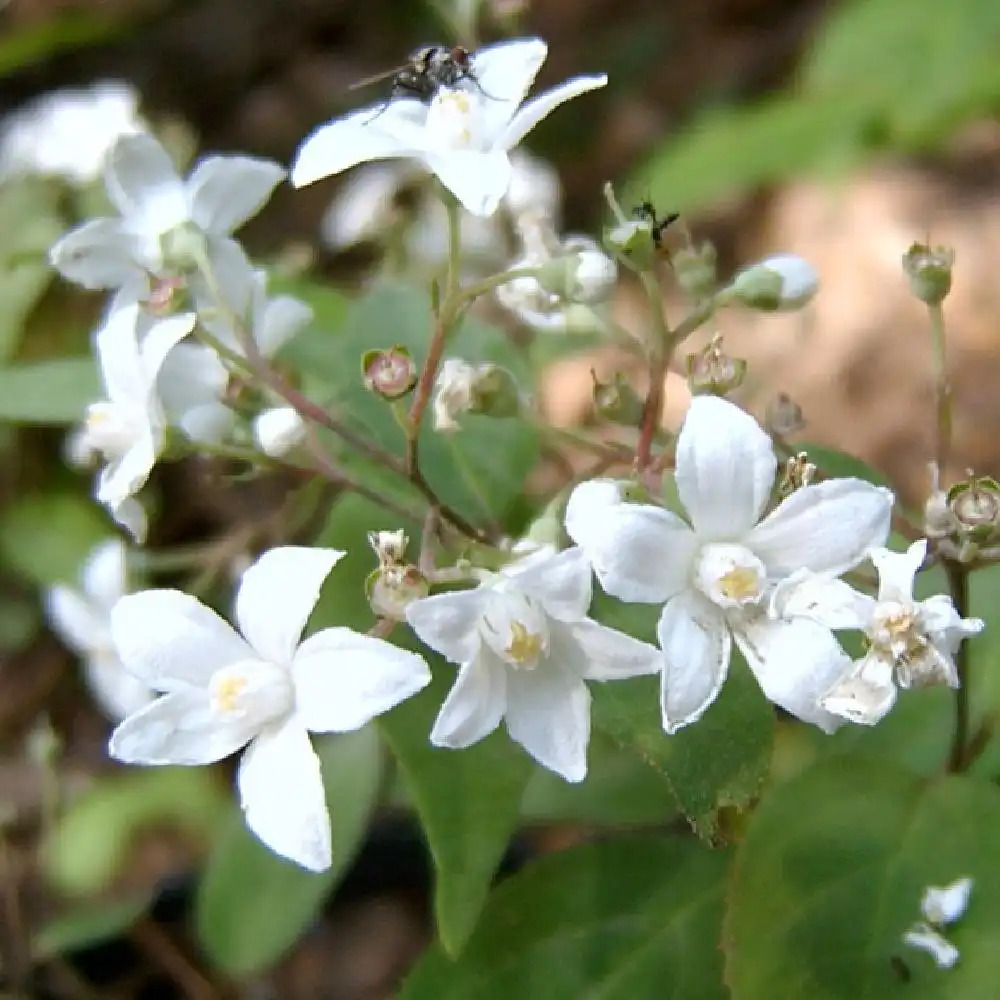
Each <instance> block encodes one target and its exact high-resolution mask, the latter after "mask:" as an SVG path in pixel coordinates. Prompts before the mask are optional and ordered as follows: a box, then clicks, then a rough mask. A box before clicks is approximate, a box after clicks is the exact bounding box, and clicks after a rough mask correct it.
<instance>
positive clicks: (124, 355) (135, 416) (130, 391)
mask: <svg viewBox="0 0 1000 1000" xmlns="http://www.w3.org/2000/svg"><path fill="white" fill-rule="evenodd" d="M194 323H195V317H194V314H193V313H183V314H180V315H177V316H171V317H168V318H166V319H163V320H160V321H158V322H157V323H155V324H154V325H153V327H152V328H151V329H150V330H148V332H146V333H145V335H144V336H143V337H142V339H141V340H140V335H139V326H140V307H139V306H138V304H132V305H127V306H122V307H121V308H118V309H115V310H113V311H112V312H111V313H110V315H109V316H108V317H107V319H106V320H105V323H104V325H103V326H102V327H101V328H100V329H99V330H98V331H97V337H96V340H97V344H96V346H97V358H98V361H99V362H100V366H101V374H102V376H103V379H104V391H105V392H106V394H107V397H106V398H105V399H103V400H100V401H98V402H95V403H91V404H90V406H88V407H87V414H86V417H85V418H84V422H83V426H82V428H80V430H79V431H78V432H77V434H76V439H75V442H74V445H73V446H72V450H73V451H74V452H75V453H76V454H77V455H81V454H97V455H100V456H102V457H103V458H104V460H105V462H106V465H105V467H104V468H103V469H102V470H101V472H100V473H99V475H98V479H97V486H96V488H95V491H94V493H95V497H96V498H97V500H98V501H99V502H100V503H102V504H104V505H105V506H106V507H107V508H108V510H109V511H110V512H111V516H112V517H113V518H114V519H115V520H116V521H117V522H118V523H119V524H121V525H122V526H123V527H125V528H127V529H128V531H129V532H131V534H132V536H133V537H134V538H135V539H136V540H137V541H142V539H143V538H144V537H145V533H146V518H145V515H144V513H143V511H142V508H141V507H140V506H139V504H138V503H137V502H136V501H135V499H134V496H135V494H136V493H137V492H138V490H139V489H141V488H142V486H143V485H144V484H145V482H146V480H147V479H148V478H149V474H150V472H151V471H152V469H153V465H154V464H155V463H156V459H157V458H158V457H159V454H160V451H161V450H162V448H163V445H164V442H165V440H166V429H167V418H166V414H165V413H164V410H163V405H162V403H161V401H160V398H159V395H158V393H157V377H158V376H159V374H160V370H161V368H162V367H163V364H164V361H165V359H166V357H167V355H168V353H169V352H170V351H171V350H172V349H173V348H174V347H175V345H176V344H177V343H178V342H179V341H180V340H181V339H182V338H184V337H185V336H187V334H189V333H190V332H191V330H192V329H193V328H194Z"/></svg>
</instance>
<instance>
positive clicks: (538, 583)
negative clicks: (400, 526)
mask: <svg viewBox="0 0 1000 1000" xmlns="http://www.w3.org/2000/svg"><path fill="white" fill-rule="evenodd" d="M591 579H592V578H591V573H590V567H589V566H588V565H587V560H586V557H585V556H584V554H583V552H581V551H580V550H579V549H576V548H573V549H567V550H566V551H565V552H560V553H559V554H555V553H554V552H553V550H552V549H551V548H549V547H546V548H543V549H541V550H539V551H538V552H536V553H533V554H532V555H530V556H527V557H525V558H523V559H520V560H518V561H517V562H515V563H512V564H511V565H510V566H507V567H505V568H504V569H503V570H501V572H499V573H497V574H495V575H492V576H490V577H489V578H487V579H486V580H485V581H484V582H483V583H482V584H481V585H480V586H479V587H477V588H475V589H474V590H463V591H457V592H452V593H447V594H437V595H435V596H434V597H426V598H424V599H422V600H419V601H414V602H413V603H412V604H409V605H408V606H407V608H406V620H407V621H408V622H409V624H410V626H411V627H412V628H413V630H414V631H415V632H416V633H417V635H418V636H419V637H420V638H421V639H422V640H423V641H424V642H425V643H426V644H427V645H428V646H430V647H431V648H432V649H436V650H437V651H438V652H439V653H441V654H442V655H444V656H445V657H447V659H449V660H451V661H452V662H453V663H458V664H460V669H459V672H458V678H457V679H456V681H455V684H454V686H453V687H452V689H451V691H450V692H449V694H448V697H447V698H446V699H445V702H444V704H443V705H442V707H441V712H440V714H439V715H438V717H437V721H436V722H435V723H434V728H433V730H432V731H431V742H432V743H434V744H435V745H437V746H444V747H450V748H452V749H461V748H463V747H467V746H470V745H471V744H473V743H476V742H478V741H479V740H481V739H483V737H484V736H487V735H489V733H491V732H492V731H493V730H494V729H496V727H497V726H498V725H499V724H500V720H501V719H504V720H505V721H506V723H507V731H508V732H509V733H510V736H511V738H512V739H513V740H515V741H516V742H517V743H520V744H521V746H523V747H524V749H525V750H527V751H528V753H529V754H531V756H532V757H534V758H535V760H537V761H538V762H539V763H540V764H542V765H544V766H545V767H547V768H549V769H550V770H552V771H555V772H556V773H557V774H559V775H562V777H563V778H565V779H566V780H567V781H582V780H583V778H584V777H585V776H586V773H587V743H588V741H589V739H590V692H589V691H588V690H587V685H586V684H585V683H584V681H585V680H595V681H610V680H618V679H621V678H626V677H635V676H638V675H640V674H653V673H656V671H657V670H658V669H659V650H657V649H656V648H655V647H654V646H650V645H647V644H646V643H644V642H640V641H639V640H638V639H633V638H632V637H631V636H627V635H624V634H623V633H621V632H616V631H615V630H614V629H610V628H607V627H606V626H604V625H600V624H599V623H597V622H595V621H593V620H591V619H590V618H588V617H587V608H588V607H589V606H590V599H591Z"/></svg>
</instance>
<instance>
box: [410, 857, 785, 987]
mask: <svg viewBox="0 0 1000 1000" xmlns="http://www.w3.org/2000/svg"><path fill="white" fill-rule="evenodd" d="M727 860H728V856H727V855H726V854H725V853H722V852H718V853H716V852H711V851H708V850H706V849H704V848H701V847H699V846H698V845H697V844H696V843H694V842H692V841H690V840H681V839H679V838H666V837H664V838H660V839H654V838H651V837H643V838H629V839H622V840H615V841H605V842H603V843H599V844H588V845H586V846H584V847H577V848H573V849H572V850H568V851H563V852H560V853H559V854H554V855H550V856H548V857H544V858H542V859H541V860H539V861H537V862H535V863H534V864H532V865H531V866H530V867H529V868H528V869H527V870H526V871H524V872H522V873H521V874H519V875H516V876H514V877H513V878H511V879H508V880H507V881H506V882H504V883H503V884H502V885H500V886H499V888H498V889H497V890H496V892H495V893H494V894H493V897H492V898H491V899H490V902H489V903H488V905H487V907H486V910H485V912H484V914H483V919H482V922H481V924H480V926H479V927H478V928H477V930H476V932H475V934H474V935H473V937H472V939H471V940H470V941H469V944H468V946H467V948H466V949H465V951H464V952H463V954H462V956H461V958H460V959H459V960H458V961H456V962H449V961H448V959H447V957H446V956H445V955H444V953H443V952H442V951H441V949H440V948H439V947H436V946H435V947H432V948H431V949H430V951H429V952H428V953H427V954H426V955H425V956H424V958H423V959H422V960H421V962H420V964H419V965H418V966H417V967H416V969H415V970H414V971H413V973H412V974H411V976H410V978H409V979H408V980H407V982H406V983H405V984H404V986H403V989H402V991H401V993H400V995H399V1000H509V998H510V997H517V998H519V1000H581V998H583V997H590V998H594V1000H597V998H600V1000H672V998H673V1000H724V998H725V997H726V996H727V993H726V990H725V989H724V988H723V986H722V968H721V966H722V961H721V956H720V954H719V949H718V939H719V927H720V923H721V918H722V894H723V880H724V875H725V870H726V863H727ZM775 996H782V994H781V993H776V994H775Z"/></svg>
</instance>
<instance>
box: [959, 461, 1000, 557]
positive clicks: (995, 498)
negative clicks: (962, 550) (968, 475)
mask: <svg viewBox="0 0 1000 1000" xmlns="http://www.w3.org/2000/svg"><path fill="white" fill-rule="evenodd" d="M947 496H948V509H949V510H950V511H951V514H952V516H953V517H954V519H955V523H956V526H957V528H958V531H959V532H960V534H961V535H962V536H963V537H964V538H965V539H966V540H968V541H971V542H974V543H976V544H977V545H985V544H990V543H994V542H996V541H997V539H998V538H1000V484H998V483H997V482H996V480H995V479H992V478H990V477H989V476H978V477H975V478H972V479H969V480H967V481H966V482H962V483H956V484H955V485H954V486H952V487H951V488H950V489H949V490H948V494H947Z"/></svg>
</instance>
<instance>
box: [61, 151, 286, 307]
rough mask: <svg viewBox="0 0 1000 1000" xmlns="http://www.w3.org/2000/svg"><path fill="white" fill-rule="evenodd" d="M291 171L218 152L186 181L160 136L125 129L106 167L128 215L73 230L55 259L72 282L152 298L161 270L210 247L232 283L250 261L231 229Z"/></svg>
mask: <svg viewBox="0 0 1000 1000" xmlns="http://www.w3.org/2000/svg"><path fill="white" fill-rule="evenodd" d="M284 173H285V172H284V170H283V169H282V168H281V167H279V166H278V165H277V164H275V163H271V162H270V161H268V160H259V159H255V158H253V157H248V156H210V157H207V158H206V159H204V160H202V161H201V162H200V163H199V164H198V165H197V166H196V167H195V169H194V170H193V171H192V173H191V175H190V177H188V178H187V180H182V179H181V177H180V176H179V175H178V173H177V171H176V170H175V169H174V165H173V163H172V162H171V160H170V157H169V156H168V154H167V152H166V150H164V148H163V147H162V146H161V145H160V144H159V143H158V142H157V141H156V139H155V138H153V136H151V135H148V134H142V135H132V136H125V137H124V138H122V139H120V140H119V141H118V142H117V143H116V145H115V147H114V149H113V150H112V151H111V154H110V155H109V157H108V159H107V164H106V167H105V171H104V181H105V185H106V186H107V189H108V196H109V198H110V199H111V202H112V204H113V205H114V206H115V208H116V209H117V210H118V212H119V213H120V216H119V217H116V218H102V219H93V220H91V221H89V222H85V223H83V225H81V226H78V227H77V228H76V229H73V230H71V231H70V232H69V233H67V234H66V235H65V236H63V237H62V238H61V239H60V240H59V241H58V242H57V243H56V244H55V245H54V246H53V247H52V249H51V251H50V252H49V257H50V260H51V261H52V265H53V267H55V268H56V269H57V270H58V271H59V272H60V273H61V274H62V275H63V276H64V277H66V278H68V279H69V280H70V281H75V282H76V283H77V284H80V285H83V286H84V287H85V288H116V289H121V290H122V294H123V296H124V301H129V300H131V299H140V300H142V299H146V298H148V296H149V292H150V289H151V286H152V279H153V278H154V277H166V276H169V275H176V274H178V273H183V272H186V271H190V270H192V269H193V267H194V263H195V259H196V257H197V254H198V253H199V252H201V251H204V254H205V255H206V256H207V257H208V258H209V259H210V260H211V262H212V265H213V269H214V270H215V271H216V272H217V274H216V277H217V279H218V280H219V282H220V283H222V284H223V285H225V283H226V280H227V275H228V274H229V272H230V271H232V270H234V269H235V270H239V269H240V268H241V267H243V266H245V257H244V256H243V251H242V250H241V248H240V246H239V244H237V243H236V242H235V240H233V239H232V238H231V237H230V234H231V233H232V232H233V231H235V230H236V229H238V228H239V227H240V226H242V225H243V224H244V223H245V222H246V221H247V219H249V218H250V217H251V216H253V215H255V214H256V213H257V212H258V211H259V210H260V208H261V206H262V205H263V204H264V202H266V201H267V199H268V198H269V197H270V195H271V192H272V190H273V189H274V187H275V185H276V184H277V183H278V182H279V181H280V180H281V179H282V178H283V177H284Z"/></svg>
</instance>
